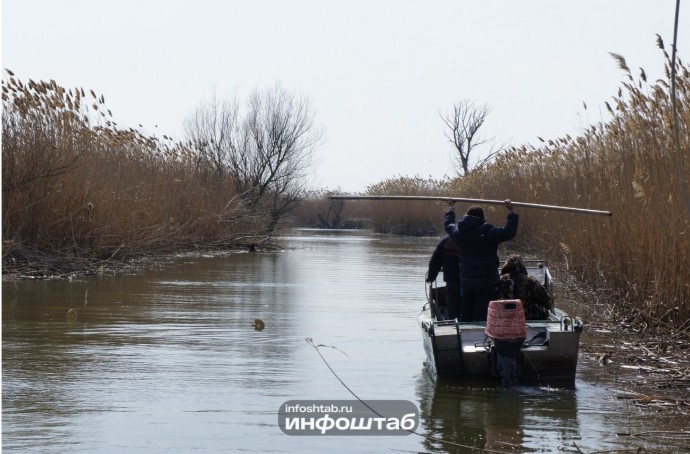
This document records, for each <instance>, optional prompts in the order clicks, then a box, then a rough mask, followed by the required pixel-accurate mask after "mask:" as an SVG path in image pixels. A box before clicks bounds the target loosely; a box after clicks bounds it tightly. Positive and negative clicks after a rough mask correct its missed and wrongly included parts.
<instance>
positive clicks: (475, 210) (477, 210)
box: [467, 205, 485, 221]
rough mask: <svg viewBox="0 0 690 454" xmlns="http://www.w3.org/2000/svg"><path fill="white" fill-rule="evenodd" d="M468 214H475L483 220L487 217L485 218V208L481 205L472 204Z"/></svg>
mask: <svg viewBox="0 0 690 454" xmlns="http://www.w3.org/2000/svg"><path fill="white" fill-rule="evenodd" d="M467 214H468V215H469V216H474V217H476V218H480V219H481V220H482V221H483V220H484V219H485V218H484V208H482V207H479V206H477V205H473V206H471V207H470V209H469V210H467Z"/></svg>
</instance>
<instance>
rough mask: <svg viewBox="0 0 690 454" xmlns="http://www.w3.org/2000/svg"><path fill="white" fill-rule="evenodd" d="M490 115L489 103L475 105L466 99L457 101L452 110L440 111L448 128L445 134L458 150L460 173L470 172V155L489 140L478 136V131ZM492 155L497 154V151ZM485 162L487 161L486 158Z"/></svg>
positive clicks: (457, 157)
mask: <svg viewBox="0 0 690 454" xmlns="http://www.w3.org/2000/svg"><path fill="white" fill-rule="evenodd" d="M488 115H489V107H488V106H487V105H482V106H475V105H474V103H472V102H471V101H468V100H466V99H463V100H460V101H457V102H456V103H455V104H454V105H453V108H452V109H451V110H450V112H448V113H440V116H441V119H442V120H443V122H444V123H445V125H446V126H447V128H448V129H447V130H446V133H445V135H446V137H447V138H448V140H449V141H450V143H452V144H453V146H454V147H455V150H456V152H457V156H456V159H457V168H458V174H460V175H467V174H468V173H469V172H470V170H471V167H470V156H471V155H472V154H473V152H474V151H475V149H476V148H477V147H478V146H480V145H483V144H485V143H486V142H487V140H482V139H481V138H480V137H479V136H478V132H479V129H480V128H481V127H482V125H484V121H485V120H486V117H487V116H488ZM492 155H495V152H494V153H492ZM487 159H489V158H487ZM483 162H486V159H485V160H484V161H483Z"/></svg>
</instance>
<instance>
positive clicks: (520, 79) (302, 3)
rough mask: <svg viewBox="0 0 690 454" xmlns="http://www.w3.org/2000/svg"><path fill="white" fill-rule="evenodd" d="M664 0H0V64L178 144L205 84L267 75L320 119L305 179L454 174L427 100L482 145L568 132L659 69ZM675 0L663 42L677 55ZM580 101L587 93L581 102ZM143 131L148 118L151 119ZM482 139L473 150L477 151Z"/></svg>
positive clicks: (684, 32)
mask: <svg viewBox="0 0 690 454" xmlns="http://www.w3.org/2000/svg"><path fill="white" fill-rule="evenodd" d="M674 8H675V0H577V1H575V0H572V1H566V0H559V1H555V0H523V1H507V0H505V1H498V0H474V1H470V0H425V1H407V0H398V1H394V0H387V1H383V0H347V1H342V0H341V1H335V0H334V1H329V0H252V1H250V0H59V1H57V0H2V66H3V67H5V68H9V69H11V70H12V71H13V72H14V73H15V74H16V76H18V77H19V78H21V79H22V80H27V79H28V78H32V79H34V80H49V79H55V80H56V81H57V82H58V83H59V84H61V85H63V86H65V87H68V88H69V87H76V86H78V87H83V88H85V89H93V90H94V91H96V93H99V94H104V95H105V98H106V105H107V106H108V107H109V108H110V109H111V110H112V111H113V115H114V117H115V118H114V119H115V121H117V122H118V124H119V125H120V126H121V127H127V126H132V127H137V126H138V124H140V123H141V124H142V125H143V126H144V130H145V132H147V133H149V134H157V135H162V134H167V135H172V136H173V137H175V138H183V123H184V120H185V118H187V117H188V116H189V115H191V113H192V112H193V110H194V109H195V108H196V107H197V106H198V105H199V104H200V103H201V102H202V101H203V100H205V99H207V98H209V97H210V96H211V95H212V94H213V93H214V92H215V93H217V94H219V95H222V96H235V95H237V96H240V97H242V98H243V97H244V96H246V94H247V93H249V92H250V91H252V90H253V89H255V88H260V89H263V88H266V87H269V86H273V85H275V83H276V82H279V83H281V84H282V85H283V86H284V87H285V88H287V89H289V90H293V91H299V92H301V93H302V94H304V95H306V96H308V97H309V98H310V99H311V101H312V104H313V107H314V109H315V111H316V115H317V121H318V123H319V124H320V125H321V126H322V127H323V128H324V132H325V133H324V142H323V144H322V146H321V147H320V148H319V150H318V154H317V158H318V162H317V164H316V165H315V167H314V176H313V184H312V185H313V186H314V187H327V188H332V189H335V188H339V189H342V190H346V191H360V190H364V189H365V188H366V186H367V185H369V184H373V183H377V182H379V181H381V180H383V179H386V178H391V177H395V176H398V175H406V176H414V175H419V176H422V177H428V176H432V177H434V178H440V177H442V176H443V175H450V174H453V173H454V170H453V167H452V161H451V152H452V147H451V145H450V144H449V143H448V142H447V139H446V138H445V137H444V129H443V128H444V127H443V124H442V122H441V119H440V118H439V114H438V113H439V110H446V109H448V108H449V107H450V106H451V105H452V104H453V102H454V101H456V100H458V99H462V98H467V99H470V100H472V101H474V102H475V103H476V104H488V106H489V107H490V109H491V113H490V114H489V117H488V120H487V122H486V123H485V125H484V128H483V132H484V137H486V138H491V137H495V141H494V143H495V145H500V144H505V143H509V144H513V145H521V144H524V143H533V144H538V140H537V138H536V137H537V136H541V137H543V138H545V139H548V138H557V137H562V136H564V135H565V134H571V135H577V134H579V133H580V132H581V131H582V129H583V128H584V127H586V126H587V124H591V123H596V122H598V121H600V120H601V119H606V118H607V117H606V116H605V115H604V114H603V113H602V112H605V109H603V107H602V106H603V102H604V101H606V100H609V99H610V98H611V97H612V96H614V95H615V94H616V91H617V89H618V87H619V86H620V83H621V81H623V73H622V71H621V70H619V69H618V68H617V66H616V63H615V62H614V61H613V59H612V58H611V57H610V56H609V54H608V53H609V52H615V53H618V54H621V55H623V56H624V57H625V58H626V60H627V62H628V65H629V66H630V68H631V69H633V71H634V73H635V75H636V76H637V73H638V69H637V68H638V67H643V68H644V69H645V71H646V72H647V74H648V76H649V77H650V79H652V80H655V79H657V78H659V77H662V70H663V56H662V54H661V51H659V50H658V49H657V48H656V40H655V36H654V35H655V33H659V34H660V35H661V36H662V38H663V39H664V41H665V43H666V45H667V50H668V52H669V53H670V49H671V43H672V40H673V18H674V11H675V10H674ZM689 44H690V4H681V17H680V27H679V41H678V50H679V55H680V57H681V59H682V60H683V61H685V60H686V59H690V52H689V51H688V49H687V47H688V45H689ZM583 102H585V103H587V106H588V109H587V110H585V109H584V107H583ZM156 125H158V127H157V128H156ZM488 150H489V148H488V147H487V148H485V151H488Z"/></svg>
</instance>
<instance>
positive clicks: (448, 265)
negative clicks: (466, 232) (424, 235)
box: [426, 236, 460, 319]
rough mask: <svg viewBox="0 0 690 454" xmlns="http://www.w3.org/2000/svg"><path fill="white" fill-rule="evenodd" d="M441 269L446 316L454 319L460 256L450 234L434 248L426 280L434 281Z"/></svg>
mask: <svg viewBox="0 0 690 454" xmlns="http://www.w3.org/2000/svg"><path fill="white" fill-rule="evenodd" d="M441 270H443V281H444V282H445V283H446V289H445V297H446V304H447V316H448V318H450V319H454V318H456V317H458V316H459V315H460V257H459V250H458V246H457V244H455V241H454V240H453V239H452V238H451V237H450V236H445V237H444V238H443V239H442V240H441V241H440V242H439V243H438V245H437V246H436V249H434V253H433V254H432V255H431V260H429V270H428V272H427V277H426V281H427V282H433V281H435V280H436V277H437V276H438V274H439V272H440V271H441Z"/></svg>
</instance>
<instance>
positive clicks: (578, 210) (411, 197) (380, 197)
mask: <svg viewBox="0 0 690 454" xmlns="http://www.w3.org/2000/svg"><path fill="white" fill-rule="evenodd" d="M328 198H329V199H332V200H421V201H435V200H437V201H443V202H447V201H449V200H452V201H454V202H468V203H484V204H488V205H503V200H487V199H468V198H464V197H439V196H418V195H332V196H329V197H328ZM512 203H513V206H516V207H525V208H538V209H540V210H554V211H567V212H570V213H580V214H594V215H599V216H611V215H612V213H611V212H610V211H601V210H588V209H585V208H572V207H562V206H557V205H543V204H541V203H525V202H512Z"/></svg>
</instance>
